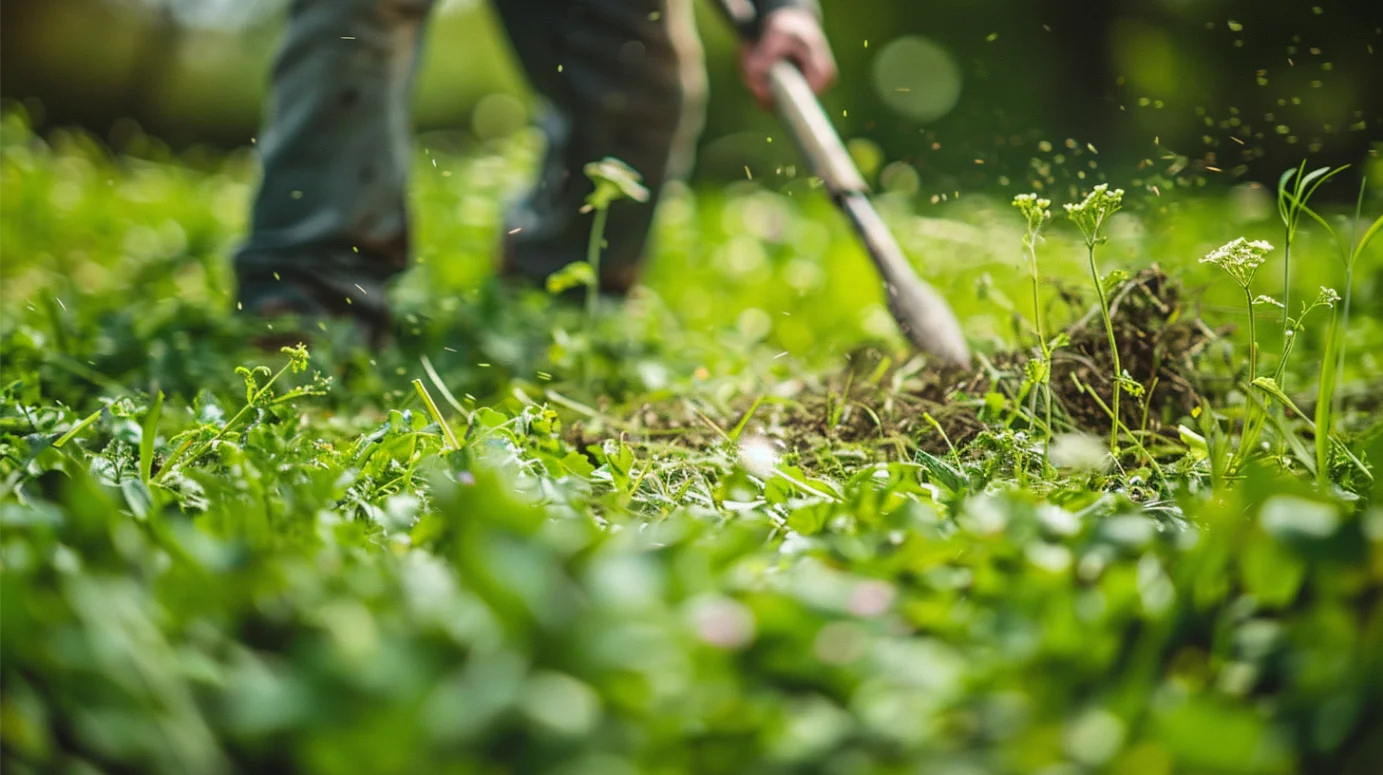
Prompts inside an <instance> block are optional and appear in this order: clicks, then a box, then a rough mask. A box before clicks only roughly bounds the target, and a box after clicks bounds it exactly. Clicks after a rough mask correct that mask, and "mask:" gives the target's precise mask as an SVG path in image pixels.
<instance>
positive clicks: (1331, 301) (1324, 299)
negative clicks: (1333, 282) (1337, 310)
mask: <svg viewBox="0 0 1383 775" xmlns="http://www.w3.org/2000/svg"><path fill="white" fill-rule="evenodd" d="M1339 303H1340V294H1338V293H1336V292H1335V289H1334V288H1327V287H1325V286H1324V285H1322V286H1321V295H1319V296H1317V297H1316V303H1315V304H1313V305H1311V306H1313V307H1334V306H1335V305H1336V304H1339Z"/></svg>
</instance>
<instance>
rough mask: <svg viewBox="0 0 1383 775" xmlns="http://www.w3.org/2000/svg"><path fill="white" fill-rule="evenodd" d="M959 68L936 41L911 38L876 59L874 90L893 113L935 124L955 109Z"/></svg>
mask: <svg viewBox="0 0 1383 775" xmlns="http://www.w3.org/2000/svg"><path fill="white" fill-rule="evenodd" d="M961 80H962V79H961V72H960V65H958V64H957V63H956V60H955V57H953V56H952V55H951V53H950V52H949V51H947V50H946V49H945V48H943V47H942V46H941V45H939V44H938V43H936V42H935V41H933V40H931V39H929V38H926V37H923V36H920V35H909V36H907V37H902V38H897V39H895V40H892V41H890V42H889V43H888V44H887V45H886V46H884V47H883V49H882V50H881V51H880V52H879V55H878V56H877V57H875V58H874V88H875V89H877V90H878V92H879V97H880V98H881V99H883V101H884V102H885V104H887V105H888V106H889V107H890V108H892V109H893V110H895V111H897V112H899V113H901V114H903V115H905V116H908V117H909V118H912V119H915V120H918V121H935V120H936V119H938V118H941V117H942V116H945V115H946V114H947V113H950V112H951V109H952V108H954V107H955V106H956V102H957V101H959V100H960V93H961Z"/></svg>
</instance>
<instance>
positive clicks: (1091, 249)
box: [1086, 241, 1124, 460]
mask: <svg viewBox="0 0 1383 775" xmlns="http://www.w3.org/2000/svg"><path fill="white" fill-rule="evenodd" d="M1086 249H1087V252H1088V257H1089V259H1090V277H1091V278H1092V279H1093V280H1094V281H1095V293H1096V294H1098V295H1099V298H1100V316H1101V317H1102V318H1103V319H1104V330H1105V333H1106V334H1107V335H1108V336H1109V354H1110V357H1111V358H1112V359H1113V360H1114V392H1113V400H1112V401H1111V402H1110V404H1111V409H1110V411H1111V412H1112V413H1113V416H1114V422H1113V423H1111V424H1110V426H1109V452H1110V454H1111V455H1113V456H1114V458H1115V460H1117V459H1118V458H1119V387H1120V385H1119V380H1121V379H1122V378H1123V376H1124V369H1123V366H1122V365H1120V363H1119V344H1118V342H1117V341H1116V340H1115V338H1114V321H1113V320H1111V319H1110V317H1109V299H1108V298H1107V297H1106V296H1105V292H1104V283H1102V282H1100V270H1099V269H1098V268H1097V267H1096V266H1095V243H1094V242H1093V241H1088V242H1086Z"/></svg>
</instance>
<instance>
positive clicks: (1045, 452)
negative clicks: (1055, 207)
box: [1026, 238, 1052, 466]
mask: <svg viewBox="0 0 1383 775" xmlns="http://www.w3.org/2000/svg"><path fill="white" fill-rule="evenodd" d="M1026 242H1027V244H1028V263H1029V266H1031V267H1032V315H1033V321H1034V322H1035V323H1036V325H1037V343H1038V345H1039V346H1040V347H1041V348H1042V360H1043V361H1045V368H1044V376H1043V378H1042V391H1041V392H1042V400H1043V402H1044V403H1045V405H1046V410H1047V411H1046V413H1047V433H1046V435H1045V436H1044V437H1043V439H1042V465H1043V466H1046V465H1048V462H1047V461H1048V457H1049V455H1050V453H1051V449H1052V351H1051V348H1050V347H1049V346H1048V344H1047V326H1046V324H1045V323H1044V322H1043V320H1042V299H1041V294H1040V293H1039V292H1038V291H1039V283H1040V278H1039V276H1038V273H1037V247H1036V245H1034V244H1033V239H1032V238H1029V239H1028V240H1026ZM1032 402H1033V403H1032V404H1031V405H1030V406H1029V409H1028V413H1029V414H1031V415H1032V416H1033V417H1036V416H1037V411H1036V402H1037V393H1036V392H1034V393H1033V396H1032Z"/></svg>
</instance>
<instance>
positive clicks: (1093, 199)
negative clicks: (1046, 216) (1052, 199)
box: [1065, 183, 1124, 241]
mask: <svg viewBox="0 0 1383 775" xmlns="http://www.w3.org/2000/svg"><path fill="white" fill-rule="evenodd" d="M1123 204H1124V190H1123V189H1122V188H1116V189H1114V190H1113V191H1110V190H1109V185H1108V184H1107V183H1101V184H1100V185H1098V186H1095V188H1094V189H1092V190H1091V191H1090V193H1089V194H1086V196H1085V199H1082V200H1081V202H1080V204H1067V205H1065V207H1066V214H1067V215H1069V216H1070V217H1071V220H1072V221H1075V223H1076V225H1077V226H1079V227H1080V230H1081V233H1083V234H1084V235H1085V238H1086V240H1088V241H1094V240H1096V239H1097V238H1098V237H1099V231H1100V225H1101V224H1103V223H1104V220H1105V219H1106V218H1108V217H1109V216H1111V215H1113V214H1114V213H1116V212H1118V211H1119V208H1120V207H1123Z"/></svg>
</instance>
